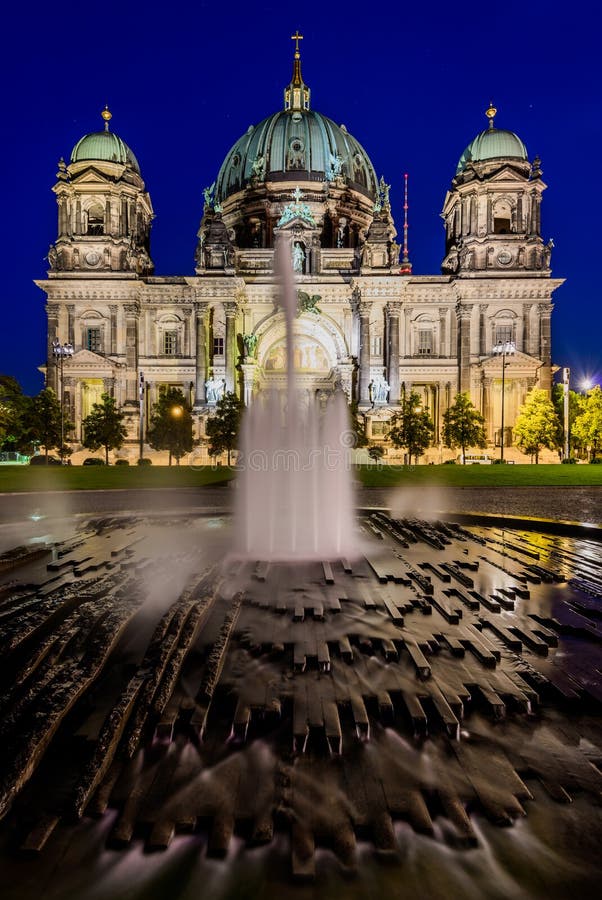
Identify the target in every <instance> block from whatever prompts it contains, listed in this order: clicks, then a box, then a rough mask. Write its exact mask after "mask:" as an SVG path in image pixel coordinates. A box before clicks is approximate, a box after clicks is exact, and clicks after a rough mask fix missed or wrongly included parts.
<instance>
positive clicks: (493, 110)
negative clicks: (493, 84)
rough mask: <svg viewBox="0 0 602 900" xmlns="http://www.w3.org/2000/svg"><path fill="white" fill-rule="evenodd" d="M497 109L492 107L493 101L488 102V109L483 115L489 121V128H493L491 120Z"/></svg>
mask: <svg viewBox="0 0 602 900" xmlns="http://www.w3.org/2000/svg"><path fill="white" fill-rule="evenodd" d="M496 113H497V109H496V108H495V106H494V105H493V100H490V101H489V109H487V110H486V111H485V115H486V116H487V118H488V119H489V127H490V128H493V120H494V119H495V116H496Z"/></svg>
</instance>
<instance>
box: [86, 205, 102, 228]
mask: <svg viewBox="0 0 602 900" xmlns="http://www.w3.org/2000/svg"><path fill="white" fill-rule="evenodd" d="M104 233H105V216H104V210H103V208H102V206H91V207H90V209H89V210H88V234H104Z"/></svg>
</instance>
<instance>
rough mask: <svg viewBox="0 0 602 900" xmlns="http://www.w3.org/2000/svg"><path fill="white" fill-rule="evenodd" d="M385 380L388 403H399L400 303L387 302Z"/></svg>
mask: <svg viewBox="0 0 602 900" xmlns="http://www.w3.org/2000/svg"><path fill="white" fill-rule="evenodd" d="M386 312H387V336H388V339H389V340H388V354H387V381H388V382H389V388H390V390H389V403H393V404H397V403H399V314H400V312H401V303H387V306H386Z"/></svg>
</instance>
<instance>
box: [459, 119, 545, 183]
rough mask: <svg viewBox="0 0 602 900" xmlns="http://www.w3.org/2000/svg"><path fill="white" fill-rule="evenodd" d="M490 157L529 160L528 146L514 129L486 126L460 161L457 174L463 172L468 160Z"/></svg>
mask: <svg viewBox="0 0 602 900" xmlns="http://www.w3.org/2000/svg"><path fill="white" fill-rule="evenodd" d="M488 159H522V160H527V159H528V155H527V148H526V147H525V145H524V144H523V142H522V141H521V139H520V138H519V136H518V135H517V134H514V132H513V131H504V130H503V129H501V128H493V127H489V128H486V129H485V131H481V133H480V134H477V136H476V137H475V138H474V139H473V140H472V141H471V142H470V144H469V145H468V147H467V148H466V150H465V151H464V153H463V154H462V156H461V157H460V159H459V161H458V168H457V169H456V175H459V174H460V172H463V171H464V169H465V168H466V163H468V162H484V161H485V160H488Z"/></svg>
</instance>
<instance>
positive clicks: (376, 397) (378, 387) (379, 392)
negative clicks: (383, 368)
mask: <svg viewBox="0 0 602 900" xmlns="http://www.w3.org/2000/svg"><path fill="white" fill-rule="evenodd" d="M390 390H391V388H390V386H389V382H388V381H386V379H385V378H383V376H382V375H379V376H378V377H377V378H375V379H374V381H372V382H371V384H370V400H371V401H372V403H386V402H387V400H388V399H389V391H390Z"/></svg>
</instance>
